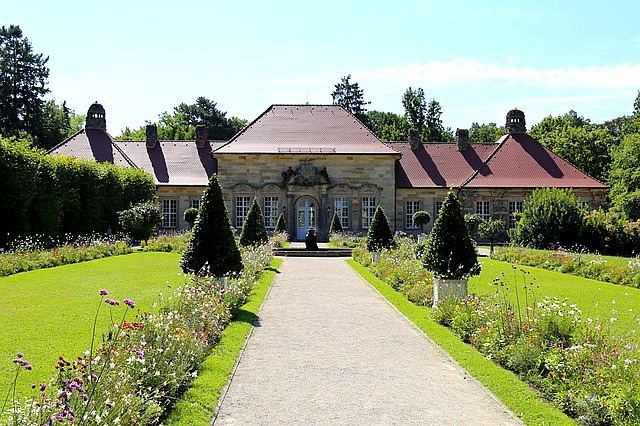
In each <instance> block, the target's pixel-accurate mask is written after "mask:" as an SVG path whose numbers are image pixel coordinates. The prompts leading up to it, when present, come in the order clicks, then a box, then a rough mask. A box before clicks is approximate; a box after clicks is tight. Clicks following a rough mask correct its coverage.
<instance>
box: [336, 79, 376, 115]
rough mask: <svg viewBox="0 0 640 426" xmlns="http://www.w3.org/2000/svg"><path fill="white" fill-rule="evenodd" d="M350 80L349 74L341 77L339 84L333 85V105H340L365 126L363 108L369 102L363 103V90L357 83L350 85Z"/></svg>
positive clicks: (364, 111) (365, 110)
mask: <svg viewBox="0 0 640 426" xmlns="http://www.w3.org/2000/svg"><path fill="white" fill-rule="evenodd" d="M350 80H351V74H349V75H347V76H346V77H342V79H341V80H340V83H338V84H336V85H335V90H334V91H333V92H332V93H331V98H332V99H333V104H334V105H340V106H341V107H343V108H344V109H346V110H347V111H349V112H350V113H351V114H353V115H355V116H356V118H358V120H360V121H362V122H363V123H365V124H366V121H367V115H366V113H367V109H366V108H365V106H366V105H369V104H370V103H371V102H365V100H364V90H362V89H361V88H360V86H359V85H358V83H351V81H350Z"/></svg>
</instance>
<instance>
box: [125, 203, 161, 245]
mask: <svg viewBox="0 0 640 426" xmlns="http://www.w3.org/2000/svg"><path fill="white" fill-rule="evenodd" d="M161 220H162V209H161V207H160V204H158V203H157V202H154V201H145V202H143V203H138V204H136V205H134V206H133V207H131V208H130V209H127V210H123V211H121V212H118V223H119V225H120V228H121V229H122V231H123V232H124V233H126V234H128V235H129V236H130V237H131V238H132V239H133V240H134V241H143V240H144V241H146V240H148V239H149V238H150V237H151V236H153V235H156V233H157V232H158V226H160V221H161Z"/></svg>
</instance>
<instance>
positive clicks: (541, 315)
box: [434, 270, 640, 425]
mask: <svg viewBox="0 0 640 426" xmlns="http://www.w3.org/2000/svg"><path fill="white" fill-rule="evenodd" d="M514 281H515V280H514ZM492 285H493V286H494V287H495V289H496V291H495V292H494V293H493V294H492V295H487V296H469V297H467V298H465V299H462V300H455V299H448V300H446V301H445V302H443V303H441V304H439V305H438V307H437V308H436V309H434V317H435V319H436V320H437V321H438V322H440V323H441V324H444V325H447V326H449V327H450V328H451V330H452V331H453V332H454V333H456V334H457V335H458V336H459V337H460V338H461V339H462V340H464V341H465V342H468V343H470V344H472V345H473V346H474V347H475V348H476V349H477V350H478V351H480V352H481V353H482V354H484V355H485V356H486V357H487V358H489V359H492V360H494V361H495V362H497V363H499V364H500V365H501V366H502V367H504V368H506V369H509V370H512V371H514V372H515V373H517V374H518V375H520V377H521V378H522V379H523V380H526V381H528V382H529V383H530V384H531V385H532V386H535V388H536V389H538V390H540V391H541V392H542V393H543V394H544V395H545V396H546V397H547V398H548V399H549V400H551V401H553V402H555V403H556V404H557V405H558V406H559V407H561V408H562V410H563V411H564V412H565V413H567V414H568V415H570V416H572V417H574V418H577V419H578V420H579V421H581V422H584V423H586V424H616V425H627V424H629V425H630V424H638V422H640V393H638V392H637V384H638V382H639V380H640V359H639V358H638V345H637V344H636V343H635V342H634V340H632V339H629V338H628V337H629V336H623V335H618V334H615V333H614V332H613V331H612V330H611V327H609V326H610V324H612V323H614V322H615V321H616V318H610V319H602V318H585V317H584V315H583V314H582V312H581V311H580V310H579V309H578V307H577V306H575V305H573V304H570V303H569V301H567V300H558V299H557V298H554V299H549V298H546V299H543V300H542V301H538V302H534V297H533V292H532V288H531V287H532V286H533V282H532V281H531V280H530V279H529V277H528V273H527V272H526V271H524V270H521V275H520V277H519V278H518V282H511V283H506V282H505V281H504V279H501V278H496V279H495V280H494V282H493V284H492ZM508 293H511V295H510V297H508V296H509V295H508ZM513 293H515V299H516V300H517V301H519V303H516V304H511V303H509V301H508V299H512V300H513V296H514V294H513ZM520 306H523V308H520Z"/></svg>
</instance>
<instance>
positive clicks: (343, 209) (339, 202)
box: [333, 197, 350, 229]
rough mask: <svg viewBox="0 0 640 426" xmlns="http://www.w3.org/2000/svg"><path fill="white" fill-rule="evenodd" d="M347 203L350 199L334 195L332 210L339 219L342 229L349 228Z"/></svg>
mask: <svg viewBox="0 0 640 426" xmlns="http://www.w3.org/2000/svg"><path fill="white" fill-rule="evenodd" d="M349 204H350V200H349V198H347V197H336V198H334V199H333V210H334V211H335V212H336V214H337V215H338V219H340V225H342V229H347V228H349Z"/></svg>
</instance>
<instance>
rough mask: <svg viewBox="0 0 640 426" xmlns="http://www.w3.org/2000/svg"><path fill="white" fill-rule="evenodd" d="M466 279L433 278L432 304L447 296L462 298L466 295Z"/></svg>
mask: <svg viewBox="0 0 640 426" xmlns="http://www.w3.org/2000/svg"><path fill="white" fill-rule="evenodd" d="M467 281H468V280H450V279H444V278H434V279H433V306H436V305H437V304H438V303H439V302H442V301H443V300H444V299H446V298H447V297H452V296H453V297H456V298H459V299H462V298H463V297H466V296H467V294H468V292H467Z"/></svg>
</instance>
